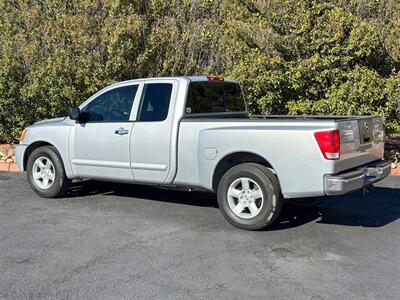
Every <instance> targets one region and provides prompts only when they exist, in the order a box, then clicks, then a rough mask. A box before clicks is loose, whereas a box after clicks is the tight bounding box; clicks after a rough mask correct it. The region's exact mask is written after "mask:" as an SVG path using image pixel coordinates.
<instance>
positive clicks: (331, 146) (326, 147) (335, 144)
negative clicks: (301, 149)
mask: <svg viewBox="0 0 400 300" xmlns="http://www.w3.org/2000/svg"><path fill="white" fill-rule="evenodd" d="M314 136H315V139H316V141H317V143H318V146H319V149H321V152H322V155H323V156H324V157H325V159H328V160H335V159H339V157H340V134H339V130H332V131H320V132H315V133H314Z"/></svg>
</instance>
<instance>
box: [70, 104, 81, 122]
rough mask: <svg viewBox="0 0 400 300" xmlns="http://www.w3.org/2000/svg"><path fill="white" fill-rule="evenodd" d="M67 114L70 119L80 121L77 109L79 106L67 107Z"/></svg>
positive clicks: (79, 111)
mask: <svg viewBox="0 0 400 300" xmlns="http://www.w3.org/2000/svg"><path fill="white" fill-rule="evenodd" d="M68 116H69V118H70V119H71V120H76V121H80V120H81V110H80V109H79V107H72V108H70V109H69V114H68Z"/></svg>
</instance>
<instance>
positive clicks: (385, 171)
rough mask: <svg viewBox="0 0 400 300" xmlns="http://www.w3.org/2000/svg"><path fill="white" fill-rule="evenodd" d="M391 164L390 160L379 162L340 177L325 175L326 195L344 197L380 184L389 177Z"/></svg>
mask: <svg viewBox="0 0 400 300" xmlns="http://www.w3.org/2000/svg"><path fill="white" fill-rule="evenodd" d="M390 170H391V162H390V161H388V160H382V161H378V162H375V163H372V164H368V165H365V166H361V167H360V168H358V169H357V170H355V171H351V172H348V173H343V174H338V175H325V177H324V190H325V194H326V195H328V196H330V195H342V194H345V193H347V192H350V191H354V190H358V189H361V188H363V187H365V186H367V185H369V184H372V183H374V182H378V181H380V180H382V179H384V178H386V177H387V176H389V174H390Z"/></svg>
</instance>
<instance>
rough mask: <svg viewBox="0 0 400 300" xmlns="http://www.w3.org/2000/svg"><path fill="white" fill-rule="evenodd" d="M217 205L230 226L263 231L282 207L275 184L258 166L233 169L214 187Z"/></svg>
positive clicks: (277, 187)
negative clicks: (216, 188) (216, 187)
mask: <svg viewBox="0 0 400 300" xmlns="http://www.w3.org/2000/svg"><path fill="white" fill-rule="evenodd" d="M218 204H219V208H220V210H221V212H222V214H223V215H224V217H225V218H226V219H227V220H228V222H229V223H231V224H232V225H234V226H236V227H239V228H242V229H247V230H261V229H264V228H266V227H267V226H268V225H270V224H272V223H273V222H274V221H275V220H276V218H277V217H278V215H279V213H280V211H281V208H282V199H281V197H280V188H279V182H278V180H277V178H276V176H275V175H274V174H273V173H272V172H271V171H270V170H269V169H268V168H266V167H264V166H262V165H259V164H254V163H244V164H240V165H237V166H234V167H232V168H231V169H229V170H228V171H227V172H226V173H225V174H224V175H223V176H222V179H221V181H220V183H219V185H218Z"/></svg>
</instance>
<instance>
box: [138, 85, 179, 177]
mask: <svg viewBox="0 0 400 300" xmlns="http://www.w3.org/2000/svg"><path fill="white" fill-rule="evenodd" d="M177 89H178V81H176V80H165V79H162V80H157V79H154V80H147V81H145V83H144V87H143V93H142V97H141V103H140V106H139V109H138V114H137V119H136V122H135V126H134V127H133V131H132V137H131V147H130V149H131V167H132V170H133V175H134V177H135V181H137V182H151V183H164V182H165V180H166V178H167V176H168V174H169V172H170V171H171V156H172V155H176V154H175V153H171V152H172V151H171V143H172V142H171V140H172V139H171V136H172V135H173V134H174V133H173V129H172V127H173V124H174V120H173V117H174V113H173V112H174V107H175V101H173V100H174V99H175V98H176V94H177ZM174 149H175V148H174Z"/></svg>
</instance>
